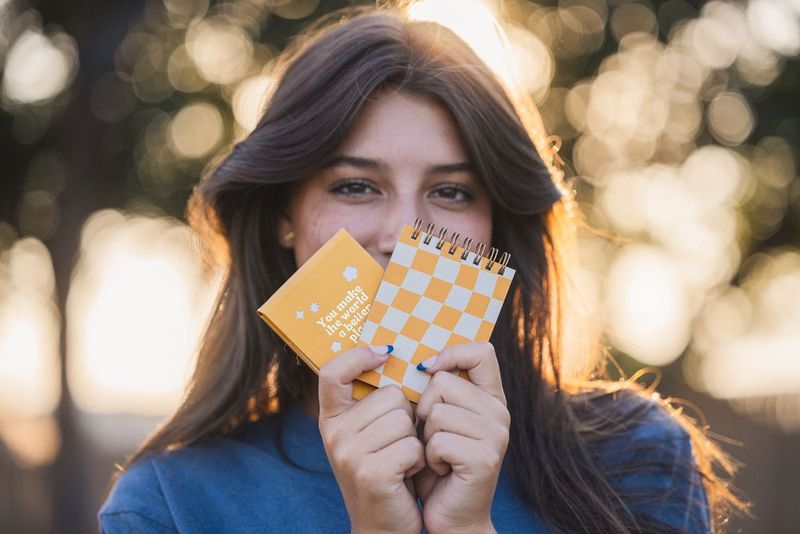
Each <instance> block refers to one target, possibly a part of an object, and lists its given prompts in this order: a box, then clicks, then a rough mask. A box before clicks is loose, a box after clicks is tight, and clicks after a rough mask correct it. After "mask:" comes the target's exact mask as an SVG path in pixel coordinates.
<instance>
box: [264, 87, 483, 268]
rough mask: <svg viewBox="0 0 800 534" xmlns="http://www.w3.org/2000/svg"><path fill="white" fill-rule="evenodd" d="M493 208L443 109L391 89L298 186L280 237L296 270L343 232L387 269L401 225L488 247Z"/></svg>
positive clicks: (364, 112) (447, 113)
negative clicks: (419, 222)
mask: <svg viewBox="0 0 800 534" xmlns="http://www.w3.org/2000/svg"><path fill="white" fill-rule="evenodd" d="M491 209H492V207H491V201H490V199H489V196H488V194H487V192H486V190H485V189H484V187H483V185H482V184H481V183H480V181H479V180H478V178H477V176H476V175H475V172H474V171H473V169H472V167H471V164H470V162H469V158H468V157H467V151H466V150H465V148H464V146H463V144H462V142H461V138H460V136H459V133H458V129H457V127H456V124H455V122H454V121H453V119H452V118H451V116H450V114H449V112H448V111H447V110H446V108H444V107H443V106H442V105H441V104H439V103H437V102H436V101H435V100H433V99H431V98H427V97H419V96H415V95H409V94H407V93H402V92H396V91H391V92H388V91H387V92H383V93H380V94H379V95H378V97H377V98H376V99H374V100H372V101H370V102H369V103H368V104H367V105H366V106H365V107H364V109H363V110H362V112H361V113H360V115H359V117H358V118H357V120H356V122H355V124H354V126H353V128H352V130H351V132H350V134H349V135H348V137H347V139H346V140H345V142H344V143H343V145H342V147H341V148H340V150H339V151H338V153H337V155H336V156H335V157H334V158H333V160H332V162H331V164H330V165H328V166H327V167H325V168H324V169H321V170H320V171H319V172H317V173H316V174H315V175H313V176H310V177H308V178H307V179H305V180H303V181H302V182H300V183H298V184H297V185H296V186H295V187H294V189H293V191H292V194H291V200H290V202H289V206H288V209H287V211H286V213H285V214H284V217H283V218H282V220H281V224H280V228H279V239H280V240H281V244H282V245H283V246H284V247H287V248H288V247H292V248H294V254H295V260H296V261H297V265H298V266H299V265H302V264H303V263H305V261H306V260H307V259H308V258H309V257H311V255H312V254H314V252H316V251H317V249H319V248H320V247H321V246H322V245H323V244H324V243H325V242H326V241H327V240H328V239H329V238H330V237H331V236H333V234H335V233H336V231H337V230H339V228H345V229H346V230H347V231H348V232H349V233H350V234H351V235H352V236H353V237H354V238H355V239H356V240H357V241H358V242H359V243H360V244H361V245H362V246H363V247H364V248H365V249H367V251H368V252H369V253H370V254H371V255H372V257H373V258H375V260H377V261H378V263H380V264H381V265H382V266H383V267H384V268H385V267H386V265H387V264H388V262H389V257H390V256H391V255H392V251H393V250H394V246H395V243H396V242H397V239H398V237H399V235H400V230H401V229H402V227H403V225H404V224H408V225H412V224H414V219H416V218H417V217H422V218H423V219H424V220H425V222H426V223H428V222H432V223H434V224H436V227H437V230H438V228H440V227H446V228H448V229H449V231H456V232H459V233H461V235H462V236H469V237H472V238H473V239H474V240H475V241H476V242H483V243H486V244H488V243H489V241H490V238H491V233H492V227H491V221H492V212H491ZM289 231H292V232H294V239H292V240H286V239H285V237H284V236H285V234H286V233H287V232H289ZM448 233H449V232H448Z"/></svg>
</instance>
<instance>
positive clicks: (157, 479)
mask: <svg viewBox="0 0 800 534" xmlns="http://www.w3.org/2000/svg"><path fill="white" fill-rule="evenodd" d="M350 14H351V16H350V17H349V18H343V19H342V20H341V21H339V23H338V24H331V25H324V24H323V25H320V26H319V27H318V28H314V29H313V30H312V31H311V33H310V37H309V38H308V39H306V40H303V41H302V42H299V44H298V45H296V46H295V48H294V49H292V50H291V51H290V52H288V53H287V55H286V56H285V57H284V62H283V67H282V70H281V72H280V78H279V82H278V83H277V85H276V88H275V91H274V94H273V95H272V96H271V99H270V101H269V103H268V105H267V107H266V110H265V112H264V115H263V117H262V118H261V120H260V122H259V124H258V126H257V127H256V128H255V130H254V131H253V132H252V133H251V134H250V136H249V137H248V138H247V139H245V140H244V141H242V142H241V143H239V144H238V145H237V146H236V147H235V148H234V150H233V151H232V152H231V153H230V154H228V155H226V157H225V158H223V159H221V160H220V161H219V162H217V164H216V165H215V167H214V169H213V171H212V172H211V173H210V174H209V176H208V177H207V179H206V180H204V181H203V182H202V183H201V184H200V185H199V186H198V188H197V189H196V191H195V193H194V195H193V197H192V199H191V202H190V210H189V216H190V221H191V222H192V224H193V225H194V226H195V228H196V229H198V230H199V231H200V232H201V233H202V234H203V235H206V236H207V237H208V240H207V243H209V245H210V250H211V251H212V252H214V251H216V252H218V253H220V254H219V257H220V258H221V261H223V262H224V265H225V268H226V277H225V279H224V284H223V287H222V289H221V293H220V296H219V299H218V302H217V306H216V309H215V312H214V315H213V318H212V320H211V322H210V324H209V327H208V329H207V332H206V334H205V337H204V340H203V341H204V342H203V345H202V349H201V352H200V355H199V360H198V363H197V369H196V371H195V374H194V376H193V378H192V381H191V384H190V387H189V389H188V392H187V395H186V398H185V400H184V402H183V403H182V405H181V406H180V408H178V410H177V411H176V413H175V414H174V415H173V416H172V417H171V418H170V419H169V420H168V421H167V422H166V423H165V424H164V425H163V426H162V427H160V428H159V429H158V431H157V432H156V433H155V434H154V435H153V436H152V437H150V439H148V440H147V442H146V443H145V444H144V445H143V446H142V447H141V448H140V449H139V451H138V452H137V453H136V454H134V455H133V457H132V458H130V459H129V460H128V462H127V464H126V466H125V467H124V470H123V472H122V473H121V474H119V475H118V478H117V480H116V483H115V486H114V488H113V491H112V493H111V495H110V496H109V498H108V500H107V501H106V503H105V504H104V506H103V508H102V509H101V511H100V515H99V517H100V523H101V529H102V530H103V531H106V532H121V531H129V530H135V531H144V532H161V531H175V530H177V531H187V532H189V531H191V532H239V531H241V532H249V531H256V530H259V531H288V530H290V529H291V530H292V531H297V532H319V531H346V530H348V529H352V530H353V531H358V532H384V531H385V532H420V531H421V529H422V528H423V527H424V528H425V529H427V531H429V532H432V533H434V532H462V531H463V532H467V531H468V532H491V531H493V530H495V529H496V530H497V531H500V532H545V531H568V532H706V531H710V530H714V529H719V527H720V526H721V523H722V522H721V519H722V518H724V516H725V515H726V514H727V512H728V511H729V510H730V509H731V508H732V507H737V506H739V505H740V503H739V501H738V500H737V499H736V498H735V497H734V496H733V495H731V493H730V492H729V491H728V490H727V489H726V486H725V484H724V483H723V482H722V481H721V480H720V479H719V478H718V477H717V476H716V475H715V474H714V471H713V469H712V467H714V465H718V466H720V467H722V468H724V469H727V470H728V472H729V474H730V472H731V465H730V463H729V462H727V461H726V459H725V457H724V456H723V455H722V453H721V452H720V451H719V450H718V449H717V448H716V447H715V446H713V445H711V444H710V443H709V442H708V440H707V439H705V437H704V436H703V435H702V434H701V433H700V432H699V431H698V430H697V429H696V428H694V427H693V426H691V424H689V423H688V422H687V421H686V420H685V419H683V418H682V417H681V416H679V415H677V414H676V413H675V412H673V411H671V410H669V409H668V408H667V407H666V406H665V405H662V404H661V403H660V402H657V401H655V400H652V398H650V397H648V396H645V395H643V394H641V393H640V392H639V391H637V390H636V389H635V387H633V386H630V385H627V384H621V383H616V384H607V383H601V382H599V381H593V382H587V381H586V379H587V378H588V377H587V376H586V373H584V374H583V375H581V374H572V375H568V374H567V373H565V372H564V369H563V362H564V360H565V358H566V357H567V349H566V347H567V346H568V345H569V344H570V343H573V342H574V340H573V338H578V339H582V340H584V341H585V340H590V339H591V333H590V332H588V331H587V332H583V331H576V330H573V329H569V330H567V328H565V327H564V326H563V325H565V324H571V323H566V322H565V321H566V319H565V317H566V316H567V312H571V311H572V309H573V307H572V306H570V307H569V308H568V307H567V305H566V302H565V301H564V297H565V296H566V294H567V291H566V287H568V286H567V285H566V282H567V281H566V279H565V275H564V273H565V271H566V262H567V260H568V259H569V257H570V256H569V253H568V250H567V248H568V246H569V244H570V242H571V240H572V239H573V237H574V236H573V230H574V228H573V226H574V225H575V224H576V223H577V222H579V221H578V220H577V215H576V213H575V211H574V208H573V205H572V200H571V198H570V197H569V195H564V194H562V189H561V185H560V177H561V174H560V172H559V171H558V169H557V168H556V166H555V164H554V163H553V161H552V160H553V159H554V157H555V154H554V153H553V152H552V151H551V150H549V149H548V143H547V142H546V140H545V139H544V138H543V136H542V128H541V124H540V122H539V121H538V120H537V116H536V114H535V111H534V110H533V108H532V106H531V105H530V104H529V103H526V102H524V101H520V100H519V99H514V100H512V99H511V98H510V97H509V96H508V93H507V92H506V91H505V89H504V88H503V86H502V85H501V84H500V82H499V81H498V80H497V79H496V78H495V77H494V76H493V74H492V73H491V71H490V70H489V69H488V68H487V67H486V66H485V65H484V64H483V63H482V62H481V61H480V60H479V59H478V57H477V56H476V55H475V54H474V53H473V52H472V51H471V49H470V48H469V47H468V46H466V45H465V43H463V42H462V41H461V40H460V39H458V38H457V37H456V36H455V35H454V34H453V33H451V32H450V31H448V30H447V29H445V28H443V27H441V26H438V25H435V24H432V23H421V22H410V21H407V20H406V19H404V17H403V15H402V14H401V13H395V12H389V11H373V10H371V9H370V10H361V11H360V12H358V13H356V12H350ZM418 216H419V217H422V218H424V219H426V220H428V221H432V222H435V223H436V224H437V226H444V227H449V228H453V229H458V231H459V232H461V233H462V235H469V236H471V237H473V238H474V239H475V240H476V241H480V242H484V243H492V244H493V245H494V246H496V247H498V248H499V249H501V250H507V251H508V252H510V253H511V256H512V258H514V259H515V264H514V267H515V268H516V270H517V273H516V276H515V278H514V281H513V284H512V287H511V289H510V294H509V297H508V298H507V299H506V304H505V305H504V307H503V309H502V312H501V315H500V317H499V319H498V321H497V326H496V328H495V331H494V333H493V336H492V341H491V343H466V344H462V345H456V346H453V347H449V348H447V349H445V350H443V351H442V352H441V353H440V354H438V355H437V357H435V358H433V359H432V360H430V361H428V362H425V366H426V367H427V372H429V373H430V374H431V375H433V378H432V380H431V383H430V385H429V386H428V388H427V389H426V390H425V393H424V394H423V396H422V398H421V399H420V401H419V404H418V405H417V406H414V405H412V404H411V403H410V402H409V401H408V400H407V399H406V398H405V397H404V395H403V394H402V393H401V392H400V391H399V390H398V389H396V388H393V387H386V388H381V389H378V390H376V391H374V392H373V393H371V394H370V395H369V396H367V397H366V398H364V399H362V400H360V401H355V400H353V399H352V397H351V393H352V386H351V382H352V380H353V379H354V378H355V377H356V376H358V375H359V374H360V373H361V372H362V371H365V370H368V369H373V368H375V367H377V366H379V365H380V364H381V362H382V361H383V359H384V358H385V355H386V353H387V351H388V350H390V349H389V348H388V347H385V346H383V347H371V348H369V349H368V348H357V349H353V350H350V351H347V352H345V353H343V354H342V355H340V356H339V357H337V358H336V359H335V360H333V361H332V362H330V363H329V364H328V365H326V366H325V367H323V369H322V371H321V373H320V376H319V379H317V377H316V376H315V375H314V374H313V373H312V372H311V371H310V370H309V369H308V368H306V367H305V366H299V365H297V363H296V358H295V356H293V355H292V354H290V351H289V350H288V349H286V348H285V345H284V344H283V343H282V342H281V341H280V340H279V339H278V338H277V336H276V335H274V334H273V333H272V332H271V331H270V330H269V329H268V328H267V327H265V325H264V324H263V323H262V322H261V320H260V319H259V318H258V316H257V314H256V313H255V310H256V308H258V306H259V305H260V304H261V303H262V302H263V301H264V300H265V299H266V298H267V297H268V296H269V295H271V294H272V293H273V292H274V291H275V290H276V289H277V288H278V287H280V286H281V284H282V283H283V282H285V281H286V279H287V278H288V277H289V276H290V275H291V274H292V273H293V272H294V270H295V269H296V267H297V266H298V265H301V264H302V263H303V262H304V261H305V260H306V259H308V258H309V257H310V256H311V255H312V254H313V253H314V252H315V251H316V250H317V249H318V248H319V247H320V246H321V245H322V244H323V243H324V242H325V241H326V240H327V239H328V238H329V237H330V236H331V235H333V233H334V232H335V231H336V230H338V229H339V228H340V227H344V228H346V229H347V230H348V231H349V232H350V233H351V234H352V235H353V236H354V237H355V238H356V239H357V240H358V241H359V242H360V243H361V244H362V245H363V246H364V247H365V248H366V249H367V250H368V251H369V252H370V253H371V254H372V256H373V257H374V258H375V259H376V260H378V261H379V262H380V263H382V264H383V265H384V266H385V265H386V264H387V262H388V258H389V256H390V255H391V252H392V250H393V247H394V244H395V243H396V240H397V237H398V235H399V231H400V228H401V226H402V225H403V224H404V223H405V224H410V223H411V222H413V221H414V219H415V218H416V217H418ZM560 325H561V328H559V326H560ZM583 345H584V346H591V345H592V344H591V343H588V342H587V343H583ZM573 346H574V343H573ZM594 352H595V353H599V349H597V348H595V349H594ZM590 356H591V353H589V352H582V353H581V357H582V358H583V359H584V363H586V362H588V364H589V365H584V366H583V367H585V368H587V369H588V370H589V371H591V370H592V369H596V368H597V367H596V366H594V363H595V360H596V359H595V358H592V357H590ZM454 368H460V369H465V370H467V372H468V373H469V375H470V378H471V381H466V380H463V379H461V378H459V377H458V376H456V375H453V374H450V373H446V372H440V371H446V370H449V369H454Z"/></svg>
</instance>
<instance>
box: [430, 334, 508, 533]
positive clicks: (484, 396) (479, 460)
mask: <svg viewBox="0 0 800 534" xmlns="http://www.w3.org/2000/svg"><path fill="white" fill-rule="evenodd" d="M429 362H430V360H428V362H425V363H426V364H427V365H426V367H427V369H426V370H427V372H429V373H431V374H433V378H432V379H431V381H430V383H429V384H428V386H427V387H426V388H425V391H424V392H423V394H422V397H420V400H419V403H418V405H417V418H418V419H420V420H421V421H424V429H423V436H424V439H423V440H424V442H425V457H426V460H427V467H426V468H425V469H423V470H422V471H420V473H419V474H417V475H416V476H415V477H414V482H415V486H416V489H417V493H418V495H419V496H420V498H421V499H422V501H423V502H424V510H423V521H424V523H425V526H426V527H427V529H428V531H430V532H431V533H432V534H435V533H438V532H448V533H451V532H494V527H493V526H492V521H491V508H492V498H493V497H494V492H495V488H496V486H497V478H498V476H499V474H500V466H501V464H502V462H503V456H504V455H505V452H506V447H507V445H508V429H509V426H510V423H511V418H510V416H509V414H508V410H507V409H506V398H505V394H504V393H503V386H502V384H501V381H500V369H499V367H498V365H497V358H496V356H495V352H494V347H493V346H492V344H491V343H488V342H483V343H463V344H459V345H453V346H450V347H447V348H446V349H444V350H443V351H442V352H440V353H439V354H438V356H437V357H436V360H435V362H433V363H429ZM456 368H458V369H463V370H466V371H467V372H468V374H469V377H470V380H472V382H469V381H467V380H464V379H463V378H461V377H459V376H457V375H454V374H451V373H448V372H446V371H448V370H451V369H456Z"/></svg>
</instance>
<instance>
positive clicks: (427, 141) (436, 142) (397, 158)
mask: <svg viewBox="0 0 800 534" xmlns="http://www.w3.org/2000/svg"><path fill="white" fill-rule="evenodd" d="M340 152H341V153H346V154H356V155H358V156H362V157H376V158H378V157H379V158H381V159H384V160H387V161H388V162H389V163H393V162H394V163H400V162H406V163H408V162H411V161H417V162H420V163H425V164H437V163H443V162H455V161H468V160H469V157H468V154H467V151H466V148H465V146H464V143H463V141H462V139H461V134H460V132H459V130H458V126H457V125H456V123H455V120H454V119H453V117H452V115H451V114H450V112H449V111H448V110H447V108H446V107H445V106H444V105H443V104H441V103H440V102H438V101H437V100H436V99H434V98H433V97H429V96H422V95H415V94H410V93H407V92H402V91H396V90H391V91H390V90H386V91H383V92H380V93H378V94H376V95H375V96H374V97H373V98H372V99H370V101H369V102H368V103H367V104H366V105H365V106H364V108H363V109H362V110H361V112H360V113H359V115H358V117H357V118H356V121H355V123H354V125H353V128H352V129H351V130H350V132H349V133H348V135H347V137H346V139H345V141H344V143H343V144H342V147H341V149H340Z"/></svg>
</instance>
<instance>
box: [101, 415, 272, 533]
mask: <svg viewBox="0 0 800 534" xmlns="http://www.w3.org/2000/svg"><path fill="white" fill-rule="evenodd" d="M278 427H279V425H278V424H277V419H276V418H275V417H272V416H270V417H266V418H264V419H262V420H261V421H258V422H257V423H252V424H246V425H243V426H242V427H240V428H239V429H237V430H235V431H234V432H232V433H230V434H226V435H224V436H214V437H209V438H205V439H203V440H200V441H198V442H196V443H193V444H191V445H188V446H185V447H180V448H176V449H172V450H169V451H162V452H155V453H150V454H148V455H146V456H143V457H141V458H139V459H137V460H136V461H135V462H134V463H133V464H132V465H130V466H129V467H128V468H127V469H126V470H125V471H123V472H122V473H120V474H119V476H118V477H117V479H116V481H115V483H114V485H113V487H112V489H111V492H110V493H109V495H108V497H107V499H106V501H105V502H104V503H103V505H102V507H101V508H100V510H99V512H98V517H99V519H100V523H101V525H103V524H110V523H112V522H115V523H116V522H119V521H121V520H125V521H129V520H136V521H140V522H144V521H148V522H154V523H156V524H158V525H162V526H165V527H169V526H171V525H173V523H174V521H175V514H176V513H178V514H181V513H183V512H184V511H185V510H188V509H202V508H203V506H202V503H203V502H204V499H205V498H206V497H207V496H208V495H211V494H215V495H217V496H220V495H229V494H233V493H235V492H236V491H237V490H236V488H241V487H253V488H255V487H257V486H258V485H259V484H263V482H264V481H265V480H269V479H271V478H278V477H280V476H282V475H283V474H284V471H285V468H286V467H285V466H286V464H285V462H284V460H282V459H281V457H280V455H279V453H278V452H277V451H276V445H275V435H276V432H278ZM123 530H124V529H120V531H123ZM142 530H144V531H145V532H149V531H150V530H147V529H146V528H142ZM109 531H112V530H111V529H109Z"/></svg>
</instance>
